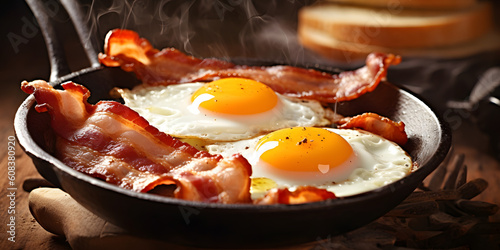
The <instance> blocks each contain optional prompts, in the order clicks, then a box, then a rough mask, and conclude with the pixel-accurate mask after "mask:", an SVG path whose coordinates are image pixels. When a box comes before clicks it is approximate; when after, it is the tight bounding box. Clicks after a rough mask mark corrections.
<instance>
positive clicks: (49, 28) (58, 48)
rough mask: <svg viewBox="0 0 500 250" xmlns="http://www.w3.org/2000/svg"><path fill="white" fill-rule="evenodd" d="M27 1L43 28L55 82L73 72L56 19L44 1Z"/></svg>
mask: <svg viewBox="0 0 500 250" xmlns="http://www.w3.org/2000/svg"><path fill="white" fill-rule="evenodd" d="M26 3H27V4H28V5H29V7H30V9H31V11H32V12H33V14H34V15H35V18H36V20H37V21H38V25H39V26H40V29H41V30H42V35H43V39H44V40H45V45H46V46H47V53H48V54H49V60H50V78H49V80H50V82H53V81H55V80H57V79H58V78H59V77H60V76H63V75H67V74H69V73H71V71H70V69H69V66H68V62H67V61H66V55H65V53H64V49H63V46H62V43H61V40H60V39H59V38H58V37H57V33H56V30H55V23H54V20H53V19H52V18H51V17H50V15H49V13H48V12H47V10H46V7H45V5H44V3H43V2H42V1H40V0H26Z"/></svg>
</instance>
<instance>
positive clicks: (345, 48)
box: [298, 26, 500, 64]
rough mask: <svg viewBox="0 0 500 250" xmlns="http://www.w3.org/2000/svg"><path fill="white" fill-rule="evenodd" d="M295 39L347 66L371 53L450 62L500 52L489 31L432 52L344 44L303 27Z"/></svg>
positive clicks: (499, 44)
mask: <svg viewBox="0 0 500 250" xmlns="http://www.w3.org/2000/svg"><path fill="white" fill-rule="evenodd" d="M298 39H299V41H300V43H301V44H302V45H303V46H304V47H305V48H308V49H310V50H312V51H314V52H315V53H317V54H319V55H321V56H323V57H325V58H328V59H332V60H333V61H336V62H339V63H348V64H351V63H359V62H363V61H364V60H365V59H366V56H367V55H368V54H369V53H372V52H383V53H393V54H397V55H401V56H403V58H408V57H413V58H419V57H420V58H437V59H453V58H463V57H467V56H471V55H474V54H478V53H482V52H486V51H497V50H499V49H500V34H499V33H498V32H493V31H492V32H490V33H488V34H486V35H485V36H483V37H481V38H479V39H476V40H473V41H471V42H468V43H462V44H456V45H453V46H444V47H433V48H394V47H385V46H374V45H366V44H358V43H351V42H344V41H339V40H336V39H335V38H333V37H332V36H329V35H328V34H326V33H324V32H321V31H318V30H316V29H313V28H310V27H305V26H301V27H300V28H299V30H298Z"/></svg>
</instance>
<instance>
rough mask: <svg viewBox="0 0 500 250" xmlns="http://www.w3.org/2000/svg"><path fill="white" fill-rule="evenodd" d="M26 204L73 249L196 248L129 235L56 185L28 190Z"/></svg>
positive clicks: (44, 225) (39, 220)
mask: <svg viewBox="0 0 500 250" xmlns="http://www.w3.org/2000/svg"><path fill="white" fill-rule="evenodd" d="M29 207H30V211H31V214H32V215H33V217H35V219H36V220H37V221H38V223H39V224H40V225H41V226H42V227H43V228H44V229H45V230H47V231H49V232H51V233H53V234H57V235H60V236H64V237H66V239H67V241H68V243H69V244H70V246H71V247H72V248H73V249H196V248H190V247H186V246H179V245H173V244H170V243H168V242H162V241H158V240H154V239H147V238H142V237H138V236H136V235H133V234H131V233H129V232H127V231H126V230H124V229H122V228H119V227H117V226H115V225H113V224H111V223H108V222H106V221H105V220H103V219H101V218H99V217H97V216H96V215H94V214H93V213H91V212H90V211H88V210H87V209H85V208H84V207H82V206H81V205H80V204H79V203H78V202H76V201H75V200H74V199H73V198H72V197H71V196H70V195H68V194H67V193H65V192H64V191H62V190H60V189H58V188H45V187H43V188H36V189H34V190H32V191H31V192H30V196H29Z"/></svg>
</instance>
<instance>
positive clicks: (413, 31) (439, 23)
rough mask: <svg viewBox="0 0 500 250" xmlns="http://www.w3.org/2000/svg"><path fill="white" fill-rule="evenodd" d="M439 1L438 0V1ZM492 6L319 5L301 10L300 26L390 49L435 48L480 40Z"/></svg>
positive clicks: (489, 24) (487, 27)
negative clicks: (427, 8)
mask: <svg viewBox="0 0 500 250" xmlns="http://www.w3.org/2000/svg"><path fill="white" fill-rule="evenodd" d="M436 1H437V0H436ZM491 12H492V10H491V5H490V4H489V3H487V2H481V3H476V4H474V5H473V7H471V8H467V9H460V10H454V11H449V10H446V11H444V10H441V11H431V10H426V11H422V10H409V9H389V8H370V7H363V6H352V5H340V4H331V3H327V4H319V5H313V6H308V7H304V8H303V9H301V10H300V12H299V22H298V29H303V28H304V27H307V28H308V29H314V30H316V31H317V32H322V33H324V34H325V35H327V36H329V37H331V39H334V40H337V41H342V42H351V43H355V44H365V45H371V46H383V47H389V48H433V47H442V46H451V45H455V44H459V43H465V42H469V41H472V40H474V39H477V38H479V37H481V36H483V35H485V34H486V33H488V32H490V31H491V29H492V25H493V21H492V14H491Z"/></svg>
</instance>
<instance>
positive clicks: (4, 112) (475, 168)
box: [0, 6, 500, 250]
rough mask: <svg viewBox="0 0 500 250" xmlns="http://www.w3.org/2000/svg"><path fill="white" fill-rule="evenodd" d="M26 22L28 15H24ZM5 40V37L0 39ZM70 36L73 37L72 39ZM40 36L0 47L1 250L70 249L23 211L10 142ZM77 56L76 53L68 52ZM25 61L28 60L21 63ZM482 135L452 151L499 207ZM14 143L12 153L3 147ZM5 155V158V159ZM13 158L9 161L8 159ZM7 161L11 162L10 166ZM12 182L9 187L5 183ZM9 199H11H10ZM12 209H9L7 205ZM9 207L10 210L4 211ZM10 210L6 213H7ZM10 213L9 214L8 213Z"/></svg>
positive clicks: (28, 168)
mask: <svg viewBox="0 0 500 250" xmlns="http://www.w3.org/2000/svg"><path fill="white" fill-rule="evenodd" d="M22 8H23V9H22V10H21V11H20V12H16V11H13V12H11V13H9V14H8V15H6V16H3V17H2V20H3V21H5V20H10V19H12V20H19V17H24V16H26V14H25V13H26V12H25V11H26V7H25V6H22ZM28 17H29V16H28ZM22 25H23V24H22V23H18V24H16V23H14V24H12V27H11V31H13V32H20V30H21V29H22ZM4 37H5V36H4ZM75 37H76V36H75ZM41 39H42V38H41V35H40V34H37V35H36V36H35V37H33V38H31V39H30V40H29V42H30V43H29V44H28V45H24V44H23V45H22V46H21V47H20V49H21V50H20V51H19V52H18V53H13V52H12V47H9V46H11V45H10V44H6V45H5V46H0V47H2V48H5V47H6V48H7V49H10V50H9V51H6V54H4V53H3V52H2V56H4V55H5V56H6V57H8V58H11V60H2V61H3V62H2V63H3V64H2V65H1V66H2V67H1V68H0V69H1V71H0V75H2V79H3V85H2V91H1V92H0V94H1V96H0V97H1V98H0V106H1V107H2V108H1V111H0V141H1V145H2V146H1V147H0V158H1V167H0V188H1V190H0V194H1V195H0V211H1V212H2V216H1V219H0V221H1V222H0V223H1V225H2V230H0V231H1V233H0V236H1V237H0V248H1V249H56V250H57V249H70V246H69V244H67V243H66V242H65V239H64V238H61V237H57V236H55V235H53V234H51V233H49V232H47V231H45V230H44V229H43V228H42V227H41V226H40V225H39V224H38V223H37V222H36V221H35V219H34V218H33V216H32V215H31V214H30V211H29V208H28V195H29V194H28V193H27V192H25V191H23V189H22V184H23V181H24V180H26V179H28V178H37V177H40V175H39V174H38V173H37V171H36V169H35V167H34V166H33V164H32V162H31V159H30V158H29V157H28V156H27V155H26V154H25V153H24V152H23V150H22V149H21V148H20V147H19V146H18V145H17V142H16V141H15V140H12V139H13V136H14V135H15V132H14V130H13V118H14V113H15V111H16V109H17V107H18V106H19V105H20V103H21V102H22V101H23V100H24V98H25V97H26V95H25V94H24V93H22V92H21V91H20V89H19V86H20V82H21V80H23V79H27V80H33V79H36V78H45V79H46V78H47V76H48V67H49V66H48V64H47V61H48V59H47V57H46V54H45V53H44V45H43V42H42V40H41ZM74 53H76V54H77V55H78V56H80V57H81V54H78V52H76V51H75V52H74ZM27 58H29V59H27ZM486 140H487V136H485V135H484V134H482V133H481V132H480V131H478V130H477V129H476V128H475V127H474V126H473V125H471V124H468V123H466V122H464V124H463V126H461V127H460V128H458V129H455V130H454V152H455V153H464V154H465V164H466V165H467V166H468V169H469V177H468V178H469V179H475V178H484V179H485V180H487V181H488V182H489V187H488V189H487V190H486V191H485V192H483V194H481V195H480V196H478V197H477V198H476V199H478V200H482V201H487V202H490V203H494V204H500V195H498V193H499V192H500V164H499V162H498V161H497V160H496V159H495V158H493V157H492V156H491V155H488V154H486V153H485V152H487V151H488V148H487V147H488V146H487V143H485V141H486ZM12 143H15V144H16V145H15V147H14V148H9V145H11V144H12ZM9 156H10V159H9ZM13 158H15V159H13ZM10 162H12V163H10ZM9 164H10V165H13V164H14V165H15V169H13V170H12V172H11V173H9V169H8V165H9ZM9 176H11V178H15V179H13V180H12V182H13V183H12V184H13V185H11V184H10V183H9V182H10V180H9V179H8V178H9ZM11 197H12V200H11ZM11 205H12V206H11ZM9 207H10V208H9ZM9 211H11V213H12V214H9ZM14 212H15V214H14ZM10 216H15V220H14V222H15V230H12V231H13V232H15V238H12V239H15V242H11V241H9V237H13V236H10V234H9V233H8V232H7V231H9V228H10V227H9V226H7V225H8V224H9V223H11V220H10ZM492 219H493V220H494V221H497V222H500V214H498V213H497V214H496V215H494V216H493V217H492Z"/></svg>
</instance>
